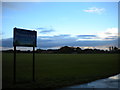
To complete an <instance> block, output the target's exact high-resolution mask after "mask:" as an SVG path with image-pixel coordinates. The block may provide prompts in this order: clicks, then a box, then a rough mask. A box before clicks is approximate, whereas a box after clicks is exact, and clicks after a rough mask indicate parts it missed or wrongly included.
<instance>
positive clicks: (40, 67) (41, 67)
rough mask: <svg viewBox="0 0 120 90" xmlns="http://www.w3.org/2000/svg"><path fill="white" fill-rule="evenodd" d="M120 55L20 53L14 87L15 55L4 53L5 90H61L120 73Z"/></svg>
mask: <svg viewBox="0 0 120 90" xmlns="http://www.w3.org/2000/svg"><path fill="white" fill-rule="evenodd" d="M118 62H119V61H118V54H35V72H36V73H35V79H36V82H32V54H22V53H19V54H17V64H16V66H17V84H15V85H13V83H12V80H13V54H12V53H3V57H2V65H3V68H2V70H3V76H2V77H3V88H61V87H65V86H70V85H76V84H81V83H86V82H90V81H93V80H97V79H100V78H105V77H108V76H111V75H115V74H118V73H120V71H119V68H118V67H119V65H118V64H119V63H118Z"/></svg>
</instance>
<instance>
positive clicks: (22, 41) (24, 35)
mask: <svg viewBox="0 0 120 90" xmlns="http://www.w3.org/2000/svg"><path fill="white" fill-rule="evenodd" d="M36 38H37V32H36V31H30V30H25V29H19V28H14V40H13V46H28V47H33V46H34V47H36Z"/></svg>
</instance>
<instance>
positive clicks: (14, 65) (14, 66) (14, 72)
mask: <svg viewBox="0 0 120 90" xmlns="http://www.w3.org/2000/svg"><path fill="white" fill-rule="evenodd" d="M13 83H14V84H15V83H16V46H14V62H13Z"/></svg>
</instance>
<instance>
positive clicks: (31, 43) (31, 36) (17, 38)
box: [13, 28, 37, 83]
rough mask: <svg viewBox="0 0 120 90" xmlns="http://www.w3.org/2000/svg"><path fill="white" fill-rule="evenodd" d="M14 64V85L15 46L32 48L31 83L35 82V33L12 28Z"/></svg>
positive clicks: (14, 73) (14, 75)
mask: <svg viewBox="0 0 120 90" xmlns="http://www.w3.org/2000/svg"><path fill="white" fill-rule="evenodd" d="M13 37H14V38H13V46H14V63H13V82H14V83H16V46H25V47H33V70H32V73H33V81H35V47H36V46H37V45H36V41H37V40H36V39H37V32H36V31H30V30H25V29H19V28H14V36H13Z"/></svg>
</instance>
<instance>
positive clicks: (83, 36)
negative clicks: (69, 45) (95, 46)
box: [77, 35, 96, 37]
mask: <svg viewBox="0 0 120 90" xmlns="http://www.w3.org/2000/svg"><path fill="white" fill-rule="evenodd" d="M77 37H96V35H77Z"/></svg>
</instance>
